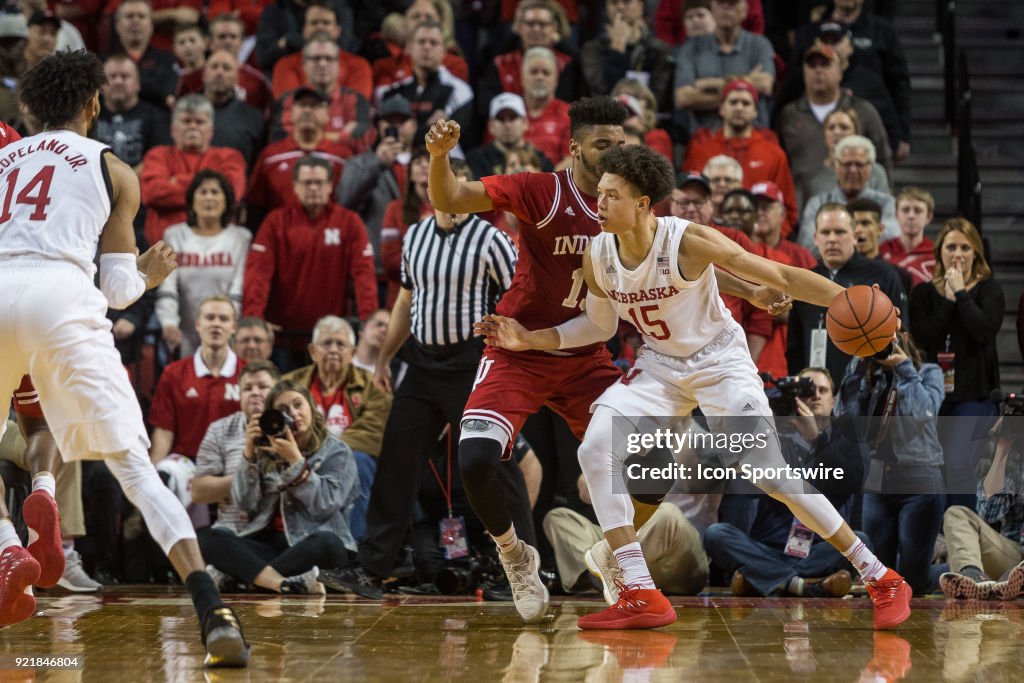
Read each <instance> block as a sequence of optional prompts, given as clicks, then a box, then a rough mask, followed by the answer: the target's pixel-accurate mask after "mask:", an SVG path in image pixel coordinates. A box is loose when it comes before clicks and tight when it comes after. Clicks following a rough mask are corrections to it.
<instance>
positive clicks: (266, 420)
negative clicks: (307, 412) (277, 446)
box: [255, 408, 295, 446]
mask: <svg viewBox="0 0 1024 683" xmlns="http://www.w3.org/2000/svg"><path fill="white" fill-rule="evenodd" d="M259 425H260V431H261V432H263V436H259V437H256V442H255V443H256V445H257V446H270V439H271V438H278V437H283V436H284V433H285V428H287V429H292V430H294V429H295V420H293V419H292V416H291V415H289V414H288V413H286V412H284V411H283V410H278V409H277V408H268V409H267V410H264V411H263V413H261V414H260V417H259Z"/></svg>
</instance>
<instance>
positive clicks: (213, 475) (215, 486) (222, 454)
mask: <svg viewBox="0 0 1024 683" xmlns="http://www.w3.org/2000/svg"><path fill="white" fill-rule="evenodd" d="M239 324H241V321H240V322H239ZM239 329H241V328H239ZM280 379H281V373H280V372H278V370H277V368H276V367H275V366H274V364H273V363H271V362H270V361H266V360H255V361H253V362H251V363H248V364H246V366H245V367H244V368H242V371H241V372H240V373H239V374H238V396H239V405H240V406H241V410H239V411H238V412H237V413H232V414H230V415H228V416H226V417H222V418H220V419H219V420H214V421H213V422H212V423H211V424H210V427H209V429H207V430H206V434H205V436H203V440H202V442H201V443H200V444H199V451H198V452H197V454H196V471H195V476H194V477H193V478H192V500H193V501H194V502H196V503H205V504H212V503H216V504H217V522H216V523H215V524H214V525H213V529H226V530H228V531H230V532H231V533H233V534H236V535H237V534H238V533H239V532H240V531H241V530H242V529H243V528H244V526H245V524H246V521H247V519H246V514H245V511H244V510H241V509H239V508H238V506H237V505H235V504H234V503H233V501H232V499H231V483H232V480H233V479H234V475H235V472H237V471H238V468H239V466H240V465H241V464H242V462H243V461H244V459H245V433H246V430H247V429H248V427H249V421H250V420H251V419H252V418H254V417H256V418H258V417H259V416H260V415H261V414H262V413H263V409H264V408H265V407H266V402H267V396H269V395H270V390H271V389H273V388H274V385H275V384H277V383H278V381H279V380H280ZM208 531H210V530H209V529H204V530H203V533H206V532H208Z"/></svg>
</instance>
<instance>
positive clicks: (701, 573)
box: [543, 474, 708, 601]
mask: <svg viewBox="0 0 1024 683" xmlns="http://www.w3.org/2000/svg"><path fill="white" fill-rule="evenodd" d="M577 486H578V487H579V489H580V499H581V500H582V502H583V503H585V504H586V505H588V506H589V505H591V501H590V492H589V491H588V490H587V484H586V482H585V481H584V480H583V475H582V474H581V475H580V477H579V479H578V480H577ZM588 513H589V514H581V512H578V511H576V510H573V509H571V508H568V507H556V508H554V509H552V510H551V511H550V512H548V513H547V514H546V515H545V516H544V525H543V526H544V534H545V535H546V536H547V538H548V541H549V542H550V543H551V547H552V548H553V549H554V551H555V562H556V563H557V565H558V576H559V577H560V578H561V582H562V588H563V589H564V590H565V592H567V593H585V592H588V591H590V590H592V589H593V588H594V587H595V585H599V584H600V583H601V582H600V580H596V579H594V578H592V577H591V574H590V572H589V570H588V569H587V561H585V560H584V556H585V555H586V556H587V558H588V559H589V556H590V551H591V549H596V548H595V546H597V547H598V548H600V550H598V551H597V552H598V553H600V552H604V553H606V554H607V555H608V556H609V557H612V558H613V559H614V556H613V555H612V551H611V548H610V547H608V545H607V542H605V541H604V534H603V533H602V532H601V527H600V526H598V525H597V524H596V523H595V521H594V515H593V512H590V511H588ZM637 535H638V536H639V539H640V546H641V548H642V549H643V551H644V559H645V560H647V566H648V567H649V568H650V570H651V578H652V579H653V580H654V582H655V583H656V584H657V585H658V586H659V587H660V588H661V590H662V591H664V592H665V593H668V594H670V595H697V594H698V593H700V592H701V591H703V590H704V586H706V585H707V582H708V556H707V555H706V554H705V553H704V548H703V547H702V544H701V536H700V532H699V531H697V529H696V528H694V525H693V524H691V523H690V521H689V520H687V519H686V517H685V515H683V513H682V511H681V510H680V509H679V508H678V507H676V506H675V505H673V504H672V503H662V504H661V505H659V506H658V509H657V511H656V512H655V513H654V515H653V516H652V517H651V518H650V520H648V521H647V523H646V524H644V525H643V526H642V527H640V529H639V531H638V532H637ZM598 544H600V545H598ZM611 564H614V561H611ZM608 580H610V581H613V580H614V577H608ZM605 600H606V601H607V600H608V597H607V596H606V597H605Z"/></svg>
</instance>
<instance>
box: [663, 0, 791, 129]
mask: <svg viewBox="0 0 1024 683" xmlns="http://www.w3.org/2000/svg"><path fill="white" fill-rule="evenodd" d="M748 9H749V6H748V4H747V0H711V14H712V15H714V18H715V32H714V33H710V34H707V35H703V36H698V37H696V38H691V39H690V40H687V41H686V42H685V43H683V46H682V47H680V48H679V52H678V53H677V54H676V73H675V105H676V108H677V112H678V113H677V116H679V115H682V118H683V120H679V121H677V123H679V124H680V125H681V126H682V127H683V128H684V129H685V130H687V131H689V132H690V133H693V132H694V131H696V130H697V129H698V128H715V127H717V125H718V123H719V117H718V108H719V105H720V104H721V101H722V90H723V88H724V87H725V84H726V81H727V80H728V79H730V78H734V77H741V78H744V79H745V80H747V81H749V82H750V83H751V84H753V86H754V88H755V89H756V90H757V92H758V93H759V94H760V97H759V98H758V101H757V118H756V122H757V125H758V126H761V127H765V126H767V125H768V124H769V117H768V115H769V113H770V112H771V94H772V88H773V87H774V85H775V60H774V51H773V50H772V46H771V43H769V42H768V40H767V39H766V38H765V37H764V36H759V35H757V34H754V33H750V32H748V31H746V30H744V29H743V28H741V24H742V23H743V21H744V20H745V19H746V18H747V12H748Z"/></svg>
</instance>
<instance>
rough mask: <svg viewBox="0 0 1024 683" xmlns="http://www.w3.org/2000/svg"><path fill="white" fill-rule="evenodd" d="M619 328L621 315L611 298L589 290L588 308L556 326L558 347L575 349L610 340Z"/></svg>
mask: <svg viewBox="0 0 1024 683" xmlns="http://www.w3.org/2000/svg"><path fill="white" fill-rule="evenodd" d="M618 328H619V316H618V314H617V313H616V312H615V307H614V306H612V302H611V300H610V299H607V298H605V297H603V296H594V295H593V294H591V293H590V292H589V291H588V292H587V310H586V312H585V313H581V314H580V315H578V316H576V317H575V318H573V319H572V320H567V321H566V322H564V323H562V324H561V325H559V326H557V327H556V328H555V331H556V332H558V338H559V343H558V348H560V349H575V348H578V347H580V346H587V345H589V344H596V343H597V342H603V341H608V340H609V339H611V337H612V335H614V334H615V331H616V330H617V329H618Z"/></svg>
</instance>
